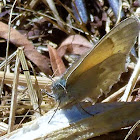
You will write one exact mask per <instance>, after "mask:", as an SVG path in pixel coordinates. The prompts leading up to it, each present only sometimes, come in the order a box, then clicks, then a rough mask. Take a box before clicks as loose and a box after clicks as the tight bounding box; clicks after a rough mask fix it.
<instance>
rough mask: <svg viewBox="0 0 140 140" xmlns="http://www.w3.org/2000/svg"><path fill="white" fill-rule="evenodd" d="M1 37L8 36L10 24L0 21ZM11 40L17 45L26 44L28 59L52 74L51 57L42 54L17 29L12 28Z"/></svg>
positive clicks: (48, 73)
mask: <svg viewBox="0 0 140 140" xmlns="http://www.w3.org/2000/svg"><path fill="white" fill-rule="evenodd" d="M0 27H1V28H0V37H2V38H4V39H7V38H8V25H7V24H5V23H3V22H1V21H0ZM10 42H11V43H13V44H14V45H16V46H17V47H21V46H24V53H25V55H26V57H27V58H28V59H30V60H31V61H32V62H33V63H34V64H36V65H37V66H38V67H39V69H40V70H41V71H42V72H44V73H45V74H46V75H50V74H51V73H52V72H51V69H50V68H49V63H50V61H49V59H48V58H47V57H46V56H44V55H42V54H40V53H39V52H38V51H37V50H36V49H35V48H34V46H33V44H32V43H31V42H29V40H28V39H27V38H26V37H25V36H24V35H22V34H20V33H19V32H18V31H17V30H15V29H13V28H11V33H10Z"/></svg>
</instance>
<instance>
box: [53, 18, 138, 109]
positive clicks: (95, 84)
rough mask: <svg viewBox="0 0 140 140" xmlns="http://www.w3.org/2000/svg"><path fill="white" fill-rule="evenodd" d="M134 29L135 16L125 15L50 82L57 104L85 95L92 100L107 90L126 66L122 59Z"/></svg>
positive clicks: (124, 60)
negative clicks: (53, 81)
mask: <svg viewBox="0 0 140 140" xmlns="http://www.w3.org/2000/svg"><path fill="white" fill-rule="evenodd" d="M138 31H139V21H138V20H137V19H136V18H129V19H126V20H125V21H123V22H122V23H120V24H119V25H118V26H116V27H115V28H113V29H112V30H111V31H110V33H108V34H107V35H106V36H105V37H103V38H102V39H101V41H100V42H99V43H98V44H97V45H96V47H95V48H94V49H91V51H90V52H88V54H86V55H85V56H82V57H81V58H80V59H79V60H78V61H77V62H75V63H74V64H73V65H72V66H71V67H70V68H69V69H68V70H67V71H66V72H65V74H64V75H63V76H62V77H61V78H60V79H59V80H57V81H56V82H55V83H54V84H53V92H54V94H55V95H56V98H57V100H60V101H61V104H60V106H61V107H65V106H67V105H73V104H75V103H77V102H79V101H81V100H83V99H85V98H86V97H88V98H91V99H92V101H93V102H96V100H97V99H98V98H99V97H100V96H101V95H102V94H103V93H107V92H108V91H109V90H110V88H111V86H112V85H113V84H114V83H116V82H117V81H118V79H119V77H120V74H121V73H122V72H124V71H125V70H126V60H127V57H128V54H129V52H130V50H131V48H132V46H133V45H134V43H135V39H136V37H137V35H138Z"/></svg>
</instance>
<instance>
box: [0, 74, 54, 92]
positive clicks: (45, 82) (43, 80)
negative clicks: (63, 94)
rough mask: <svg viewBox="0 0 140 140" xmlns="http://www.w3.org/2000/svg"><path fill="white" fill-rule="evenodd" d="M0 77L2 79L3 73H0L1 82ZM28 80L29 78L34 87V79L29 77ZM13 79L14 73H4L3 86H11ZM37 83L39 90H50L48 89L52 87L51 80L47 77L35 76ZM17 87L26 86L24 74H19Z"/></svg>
mask: <svg viewBox="0 0 140 140" xmlns="http://www.w3.org/2000/svg"><path fill="white" fill-rule="evenodd" d="M2 77H3V71H0V81H1V80H2ZM30 78H31V81H32V84H33V85H35V77H34V76H30ZM13 79H14V73H6V77H5V81H4V82H5V84H12V83H13ZM37 81H38V84H39V88H41V89H46V90H50V87H51V85H52V80H50V79H49V78H47V77H40V76H37ZM19 85H21V86H27V82H26V77H25V75H24V74H19Z"/></svg>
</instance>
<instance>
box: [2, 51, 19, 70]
mask: <svg viewBox="0 0 140 140" xmlns="http://www.w3.org/2000/svg"><path fill="white" fill-rule="evenodd" d="M15 56H16V51H15V52H14V53H12V54H11V55H10V56H9V57H8V59H7V63H8V64H9V63H10V62H11V60H12V59H13V58H14V57H15ZM5 63H6V60H4V61H3V62H2V63H1V64H0V70H1V69H3V68H4V66H5Z"/></svg>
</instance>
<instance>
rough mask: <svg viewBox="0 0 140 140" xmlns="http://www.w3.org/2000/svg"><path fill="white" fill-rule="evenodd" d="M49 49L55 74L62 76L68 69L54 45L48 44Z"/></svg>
mask: <svg viewBox="0 0 140 140" xmlns="http://www.w3.org/2000/svg"><path fill="white" fill-rule="evenodd" d="M48 49H49V55H50V61H51V66H52V69H53V72H54V74H55V76H60V75H61V74H63V73H64V72H65V71H66V68H65V65H64V63H63V61H62V59H61V57H60V56H59V55H58V53H57V51H56V50H55V49H54V48H53V47H51V46H48Z"/></svg>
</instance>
